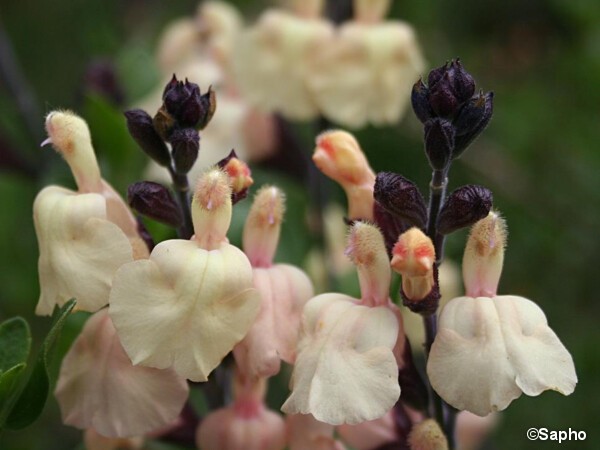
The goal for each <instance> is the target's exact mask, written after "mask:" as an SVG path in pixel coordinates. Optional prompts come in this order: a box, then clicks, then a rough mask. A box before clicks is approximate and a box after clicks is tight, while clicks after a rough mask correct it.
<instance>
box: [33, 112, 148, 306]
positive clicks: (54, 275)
mask: <svg viewBox="0 0 600 450" xmlns="http://www.w3.org/2000/svg"><path fill="white" fill-rule="evenodd" d="M46 129H47V131H48V136H49V137H48V140H47V141H46V142H49V143H52V144H53V146H54V147H55V148H56V149H57V150H58V152H59V153H61V155H62V156H63V157H64V158H65V160H66V161H67V163H68V164H69V166H70V168H71V171H72V173H73V176H74V177H75V181H76V183H77V188H78V189H77V191H71V190H69V189H64V188H61V187H58V186H49V187H47V188H45V189H43V190H42V191H41V192H40V193H39V194H38V196H37V197H36V199H35V202H34V205H33V218H34V224H35V230H36V234H37V237H38V243H39V248H40V258H39V262H38V270H39V276H40V299H39V302H38V305H37V307H36V314H41V315H49V314H51V313H52V311H53V309H54V306H55V305H59V306H60V305H63V304H64V303H65V302H66V301H67V300H69V299H71V298H73V297H74V298H75V299H76V300H77V308H78V309H82V310H85V311H97V310H98V309H100V308H102V307H103V306H104V305H106V304H107V303H108V294H109V291H110V286H111V281H112V277H113V275H114V273H115V271H116V270H117V269H118V268H119V267H120V266H121V265H122V264H124V263H126V262H129V261H132V260H133V259H134V258H141V257H145V256H147V254H148V250H147V248H146V247H145V244H144V243H143V241H142V240H141V239H140V237H139V235H138V233H137V223H136V221H135V218H134V217H133V215H132V214H131V212H130V211H129V208H128V207H127V205H125V203H124V202H123V200H122V199H121V197H120V196H119V195H118V194H117V193H116V192H115V191H114V189H113V188H112V187H111V186H110V185H109V184H108V183H106V182H105V181H104V180H102V178H101V177H100V169H99V167H98V163H97V161H96V156H95V154H94V149H93V147H92V142H91V137H90V133H89V129H88V127H87V124H86V123H85V122H84V121H83V119H81V118H80V117H78V116H76V115H75V114H73V113H71V112H62V111H55V112H52V113H50V114H49V115H48V117H47V119H46Z"/></svg>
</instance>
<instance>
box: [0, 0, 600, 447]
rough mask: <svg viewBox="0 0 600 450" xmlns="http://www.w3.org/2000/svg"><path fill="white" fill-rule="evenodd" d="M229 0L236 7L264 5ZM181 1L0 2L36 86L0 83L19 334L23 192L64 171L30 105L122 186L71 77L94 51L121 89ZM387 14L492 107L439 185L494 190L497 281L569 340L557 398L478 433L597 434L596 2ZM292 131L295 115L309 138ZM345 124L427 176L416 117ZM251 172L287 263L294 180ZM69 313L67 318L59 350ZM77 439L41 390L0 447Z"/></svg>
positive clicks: (299, 204) (138, 90)
mask: <svg viewBox="0 0 600 450" xmlns="http://www.w3.org/2000/svg"><path fill="white" fill-rule="evenodd" d="M235 3H237V4H238V6H239V7H240V8H241V9H242V10H243V11H244V13H245V15H246V17H247V18H248V19H250V18H252V17H255V16H256V14H257V12H259V11H260V10H261V9H262V8H263V7H264V6H265V5H264V3H263V2H258V1H237V2H235ZM196 5H197V3H196V2H195V1H190V0H179V1H172V2H164V1H156V0H145V1H144V0H137V1H132V0H128V1H125V0H122V1H116V0H85V1H84V0H53V1H51V2H50V1H47V2H45V1H39V0H19V1H15V0H3V1H2V3H1V4H0V26H1V27H2V32H3V34H4V36H0V40H3V43H7V41H8V42H9V43H10V46H11V47H12V50H13V52H14V56H15V58H16V59H17V60H18V63H19V65H20V67H21V71H22V74H23V78H21V79H20V80H19V82H20V83H21V84H27V85H29V87H30V88H31V91H32V92H33V94H34V95H35V98H34V99H33V101H32V107H31V108H29V109H28V111H27V112H25V113H24V112H23V111H21V110H19V108H18V107H17V104H16V103H15V99H14V96H13V95H12V94H11V91H10V89H8V87H7V85H6V84H0V155H1V156H2V159H1V160H0V163H1V165H2V168H1V169H2V172H0V205H1V208H2V214H1V220H0V267H1V269H0V321H1V320H4V319H6V318H8V317H11V316H14V315H21V316H24V317H26V318H27V320H28V321H29V322H30V323H31V325H32V328H33V333H34V348H36V347H37V346H39V343H40V342H41V340H42V338H43V336H44V335H45V333H46V332H47V330H48V328H49V325H50V320H49V319H47V318H38V317H35V316H34V314H33V310H34V307H35V304H36V302H37V298H38V293H39V290H38V281H37V273H36V267H37V256H38V252H37V243H36V239H35V234H34V231H33V224H32V216H31V208H32V203H33V199H34V197H35V195H36V193H37V192H38V191H39V189H40V188H41V187H43V186H44V185H46V184H49V183H57V184H63V185H68V186H72V184H73V183H72V181H71V179H70V175H69V173H68V172H67V170H66V165H65V164H64V163H63V162H62V161H61V160H60V158H59V157H58V156H56V155H55V154H54V152H53V151H51V150H49V149H40V148H39V143H40V142H41V140H42V139H43V138H44V133H43V115H44V114H45V113H47V112H49V111H50V110H52V109H54V108H70V109H74V110H76V111H77V112H79V113H80V114H82V115H83V116H84V117H85V118H86V119H87V120H88V121H89V124H90V127H91V130H92V136H93V138H94V142H95V146H96V150H97V152H98V154H99V158H100V160H101V164H102V167H103V175H104V177H105V178H107V179H108V180H110V181H111V182H112V183H113V184H114V185H115V187H116V188H117V189H119V190H120V191H121V192H125V189H126V187H127V185H128V184H129V183H130V182H133V181H137V180H138V179H140V177H141V173H142V169H143V166H144V162H143V161H144V157H143V155H142V154H141V153H139V152H138V151H137V150H136V149H135V146H134V144H133V141H131V140H130V139H129V138H128V136H127V134H126V131H125V126H124V121H123V119H122V116H121V115H120V112H119V110H118V109H116V108H114V107H112V106H110V104H109V103H107V102H105V101H103V100H102V99H100V98H99V97H97V96H93V95H90V94H89V93H87V92H86V91H85V89H84V87H83V81H82V80H83V77H84V73H85V71H86V67H88V66H89V64H90V62H91V61H93V60H95V59H98V58H106V59H108V60H110V61H112V62H113V63H114V64H115V65H116V68H117V73H118V76H119V79H120V81H121V82H122V84H123V87H124V91H125V96H126V99H127V101H128V102H133V101H135V100H136V99H139V98H140V97H141V96H143V95H144V94H146V93H147V92H149V91H150V90H151V89H152V88H154V87H155V86H156V83H157V82H158V78H159V74H158V70H157V68H156V67H155V63H154V59H153V50H154V48H155V45H156V42H157V39H158V37H159V35H160V31H161V30H162V29H163V27H164V25H165V24H167V23H168V22H169V21H170V20H172V19H174V18H177V17H180V16H184V15H190V14H193V13H194V11H195V8H196ZM391 15H392V16H393V17H394V18H401V19H403V20H406V21H407V22H409V23H411V24H412V25H413V26H414V27H415V29H416V31H417V34H418V36H419V39H420V42H421V45H422V48H423V51H424V54H425V56H426V59H427V61H428V67H429V68H431V67H433V66H438V65H440V64H441V63H443V62H444V61H445V60H447V59H450V58H452V57H456V56H460V57H461V59H462V61H463V63H464V65H465V66H466V67H467V69H468V70H469V71H470V72H471V73H472V74H473V75H474V76H475V78H476V80H477V82H478V86H479V87H481V88H483V89H484V90H493V91H494V92H495V93H496V96H495V113H494V117H493V119H492V122H491V124H490V126H489V127H488V129H487V130H486V131H485V132H484V134H483V136H482V137H481V138H480V139H479V140H478V141H476V142H475V144H474V145H473V146H472V147H471V149H470V150H469V151H468V152H467V153H466V154H465V155H464V157H463V158H461V160H460V161H458V162H457V163H456V164H455V165H454V167H453V172H452V174H451V179H450V188H451V189H452V188H455V187H457V186H460V185H463V184H466V183H476V184H482V185H485V186H487V187H489V188H490V189H491V190H492V191H493V192H494V200H495V205H496V207H497V208H498V209H500V210H501V211H502V212H503V213H504V215H505V217H506V219H507V221H508V226H509V231H510V236H509V246H508V251H507V254H506V259H505V267H504V273H503V277H502V281H501V286H500V293H507V294H508V293H511V294H519V295H522V296H524V297H527V298H530V299H532V300H534V301H536V302H537V303H538V304H539V305H540V306H541V307H542V308H543V309H544V311H545V312H546V315H547V317H548V321H549V323H550V325H551V326H552V328H553V329H554V330H555V331H556V333H557V334H558V336H559V337H560V338H561V340H562V341H563V343H564V344H565V346H566V347H567V348H568V349H569V350H570V351H571V353H572V354H573V357H574V359H575V364H576V368H577V373H578V376H579V384H578V386H577V389H576V391H575V393H574V394H573V395H571V396H570V397H567V398H564V397H562V396H561V395H559V394H557V393H553V392H552V393H545V394H543V395H542V396H540V397H537V398H526V397H522V398H520V399H519V400H517V401H515V402H514V403H513V404H512V405H511V406H510V408H509V409H508V410H507V411H505V412H504V413H502V415H501V423H500V425H499V427H498V428H497V430H496V431H495V433H494V435H493V436H492V438H491V439H490V441H491V443H489V444H487V448H491V449H507V448H510V449H538V448H555V447H560V448H564V449H568V448H573V449H596V448H600V427H599V425H600V423H599V417H600V349H599V344H600V326H599V325H598V324H599V317H600V295H598V287H597V285H598V267H599V262H598V255H600V239H599V236H598V233H599V230H600V174H599V171H600V148H599V146H600V132H599V129H600V2H598V1H597V0H571V1H564V0H547V1H543V0H491V1H486V2H481V1H475V0H438V1H432V0H418V1H417V0H413V1H409V0H397V1H395V2H394V7H393V12H392V14H391ZM5 50H6V49H5V48H4V49H3V51H5ZM32 115H34V116H33V117H32ZM307 130H308V128H307V127H304V128H302V127H301V128H299V131H301V132H302V133H301V135H303V136H305V137H306V143H305V145H306V148H307V151H309V150H310V149H311V148H312V141H311V140H310V139H309V134H310V133H309V132H308V131H307ZM357 136H358V138H359V141H360V142H361V143H362V145H363V148H364V149H365V151H366V153H367V155H368V157H369V159H370V161H371V165H372V166H373V168H374V169H375V170H376V171H379V170H388V171H396V172H399V173H402V174H404V175H405V176H408V177H409V178H411V179H412V180H413V181H415V182H417V183H418V184H419V185H420V186H421V187H422V189H423V191H425V190H426V189H427V186H428V182H429V170H428V167H427V165H426V162H425V158H424V155H423V152H422V150H421V146H422V143H421V126H420V124H419V123H418V121H417V120H416V119H415V118H414V116H413V115H412V114H411V113H409V114H408V116H407V117H406V118H405V119H404V120H403V121H402V123H401V124H399V126H397V127H393V128H386V129H374V128H369V129H366V130H362V131H360V132H358V133H357ZM257 173H258V178H259V179H261V180H273V179H274V178H273V177H277V178H276V179H277V180H278V181H279V182H281V183H282V184H284V187H285V188H286V189H287V190H288V194H289V197H290V200H289V201H290V202H292V206H293V207H290V208H289V210H290V211H294V212H295V214H296V215H295V216H288V218H287V222H286V224H285V225H284V235H283V246H282V247H283V248H282V249H281V251H280V254H279V259H280V260H291V261H292V262H295V263H301V262H302V261H303V259H304V256H305V253H306V250H307V248H306V246H307V245H308V241H307V240H306V239H299V240H297V239H295V238H297V237H298V236H302V235H304V234H305V232H306V230H305V225H304V221H303V219H302V211H304V207H305V205H306V202H307V198H306V194H305V190H304V189H303V187H302V186H301V185H299V184H297V183H295V182H294V181H292V180H290V179H289V178H288V177H286V176H285V175H282V174H281V173H279V174H272V173H269V172H268V171H267V172H265V171H259V172H257ZM331 189H332V191H333V195H334V197H340V198H342V197H341V195H340V192H339V191H337V188H336V187H333V186H332V187H331ZM247 206H248V205H245V207H247ZM464 238H465V233H457V234H456V235H453V236H452V237H451V238H450V239H449V240H448V244H447V255H448V256H449V257H450V258H452V259H454V260H456V261H460V258H461V256H462V246H463V245H464ZM305 244H306V245H305ZM82 321H83V317H79V316H75V317H73V318H71V320H70V322H69V325H68V328H67V330H66V332H65V335H64V338H63V340H62V346H63V350H64V349H65V348H66V347H67V346H68V343H69V342H70V340H71V339H73V337H74V336H75V334H76V332H77V330H78V327H79V326H81V323H82ZM530 427H547V428H548V429H550V430H566V429H568V428H569V427H570V428H572V429H576V430H583V431H585V432H586V433H587V436H588V437H587V440H586V441H585V442H583V443H581V442H580V443H577V442H565V443H563V444H561V445H560V446H558V444H556V443H551V442H529V441H528V440H527V439H526V436H525V432H526V430H527V429H528V428H530ZM80 441H81V435H80V433H79V432H78V431H77V430H74V429H71V428H69V427H65V426H63V425H62V424H61V422H60V416H59V413H58V407H57V405H56V402H55V400H54V399H53V398H51V399H50V400H49V402H48V405H47V407H46V410H45V412H44V415H43V417H42V419H41V420H39V421H38V422H37V423H35V424H34V425H33V426H31V427H30V428H29V429H27V430H25V431H22V432H18V433H15V432H7V433H5V434H4V435H3V436H2V437H0V448H1V449H3V450H21V449H23V450H29V449H31V450H37V449H45V450H50V449H72V448H75V447H76V446H77V445H78V444H79V442H80Z"/></svg>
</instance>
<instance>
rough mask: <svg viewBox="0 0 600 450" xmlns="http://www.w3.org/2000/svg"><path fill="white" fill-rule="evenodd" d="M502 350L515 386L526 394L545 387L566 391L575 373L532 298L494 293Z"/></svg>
mask: <svg viewBox="0 0 600 450" xmlns="http://www.w3.org/2000/svg"><path fill="white" fill-rule="evenodd" d="M494 304H495V305H496V310H497V311H498V316H499V318H500V324H501V326H502V331H503V335H504V340H505V344H506V350H507V352H508V355H509V357H510V360H511V362H512V365H513V367H514V368H515V371H516V373H517V378H516V380H515V382H516V384H517V386H519V388H520V389H521V390H522V391H523V392H524V393H525V394H527V395H530V396H536V395H540V394H541V393H542V392H543V391H545V390H548V389H550V390H553V391H558V392H560V393H561V394H563V395H569V394H571V393H572V392H573V391H574V390H575V385H576V384H577V375H576V373H575V366H574V364H573V358H572V357H571V354H570V353H569V351H568V350H567V349H566V348H565V346H564V345H563V344H562V342H560V339H558V337H557V336H556V334H555V333H554V331H552V329H550V327H549V326H548V321H547V320H546V316H545V315H544V312H543V311H542V310H541V309H540V307H539V306H538V305H536V304H535V303H533V302H532V301H530V300H528V299H526V298H523V297H517V296H513V295H502V296H496V297H494Z"/></svg>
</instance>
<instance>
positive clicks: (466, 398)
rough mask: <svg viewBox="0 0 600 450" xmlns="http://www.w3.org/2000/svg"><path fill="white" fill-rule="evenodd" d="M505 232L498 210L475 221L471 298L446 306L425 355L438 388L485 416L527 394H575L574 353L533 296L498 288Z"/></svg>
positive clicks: (468, 266) (468, 276)
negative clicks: (554, 330)
mask: <svg viewBox="0 0 600 450" xmlns="http://www.w3.org/2000/svg"><path fill="white" fill-rule="evenodd" d="M505 241H506V231H505V226H504V221H503V220H502V219H501V218H500V217H499V216H498V215H497V213H495V212H491V213H490V215H489V216H488V217H486V218H485V219H482V220H481V221H479V222H478V223H476V224H475V225H474V226H473V229H472V231H471V236H470V237H469V241H468V243H467V247H466V249H465V257H464V261H463V270H464V271H465V272H464V281H465V288H466V291H467V294H468V295H469V296H467V297H457V298H455V299H453V300H451V301H450V302H449V303H448V304H447V305H446V306H445V307H444V309H443V310H442V312H441V314H440V318H439V328H438V334H437V336H436V338H435V341H434V343H433V346H432V347H431V352H430V354H429V359H428V362H427V374H428V375H429V379H430V381H431V385H432V387H433V388H434V389H435V390H436V391H437V393H438V394H440V396H441V397H442V398H443V399H444V400H446V401H447V402H448V403H449V404H450V405H452V406H454V407H455V408H457V409H460V410H467V411H471V412H472V413H475V414H477V415H479V416H485V415H487V414H489V413H490V412H492V411H502V410H503V409H505V408H506V407H507V406H508V405H509V404H510V403H511V402H512V401H513V400H514V399H516V398H518V397H520V396H521V394H522V393H525V394H527V395H531V396H536V395H539V394H541V393H542V392H543V391H545V390H548V389H550V390H555V391H558V392H560V393H562V394H564V395H569V394H571V393H572V392H573V390H574V389H575V385H576V383H577V375H576V374H575V367H574V365H573V359H572V357H571V355H570V354H569V352H568V351H567V349H566V348H565V347H564V345H563V344H562V343H561V342H560V340H559V339H558V337H557V336H556V334H554V332H553V331H552V330H551V329H550V327H549V326H548V322H547V320H546V316H545V315H544V312H543V311H542V310H541V309H540V308H539V307H538V306H537V305H536V304H535V303H533V302H532V301H530V300H528V299H526V298H523V297H518V296H514V295H496V289H497V286H498V281H499V278H500V271H501V269H502V260H503V255H504V246H505Z"/></svg>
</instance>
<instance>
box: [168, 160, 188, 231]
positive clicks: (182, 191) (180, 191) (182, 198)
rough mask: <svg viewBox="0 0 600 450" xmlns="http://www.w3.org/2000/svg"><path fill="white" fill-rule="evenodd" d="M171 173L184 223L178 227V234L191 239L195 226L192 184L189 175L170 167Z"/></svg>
mask: <svg viewBox="0 0 600 450" xmlns="http://www.w3.org/2000/svg"><path fill="white" fill-rule="evenodd" d="M168 169H169V174H170V175H171V180H173V188H174V189H175V192H176V193H177V199H178V200H179V207H180V208H181V213H182V215H183V225H181V226H180V227H179V228H178V229H177V234H178V235H179V237H180V238H181V239H190V238H191V237H192V235H193V234H194V226H193V225H192V212H191V210H190V184H189V182H188V178H187V175H181V174H178V173H177V172H175V171H174V170H173V168H172V167H169V168H168Z"/></svg>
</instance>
